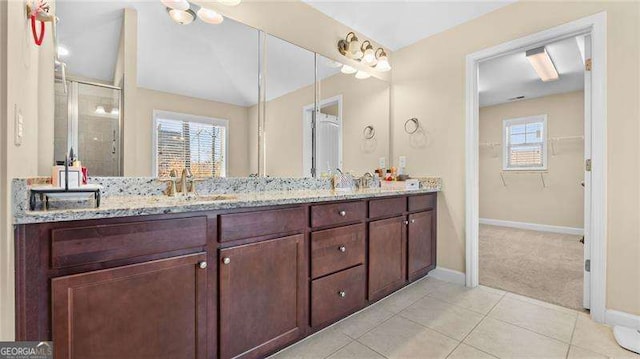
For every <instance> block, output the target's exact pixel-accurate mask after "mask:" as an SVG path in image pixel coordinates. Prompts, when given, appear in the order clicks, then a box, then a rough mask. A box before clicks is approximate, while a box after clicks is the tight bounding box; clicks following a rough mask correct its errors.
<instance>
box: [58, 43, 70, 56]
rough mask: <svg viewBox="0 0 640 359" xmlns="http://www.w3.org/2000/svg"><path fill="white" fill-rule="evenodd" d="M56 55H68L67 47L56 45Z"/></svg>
mask: <svg viewBox="0 0 640 359" xmlns="http://www.w3.org/2000/svg"><path fill="white" fill-rule="evenodd" d="M58 56H69V49H67V48H66V47H64V46H62V45H60V46H58Z"/></svg>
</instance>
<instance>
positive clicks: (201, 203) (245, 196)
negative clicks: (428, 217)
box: [14, 188, 438, 224]
mask: <svg viewBox="0 0 640 359" xmlns="http://www.w3.org/2000/svg"><path fill="white" fill-rule="evenodd" d="M437 191H438V189H433V188H431V189H418V190H383V189H362V190H354V191H335V190H328V189H312V190H287V191H261V192H250V193H229V194H202V195H195V196H180V195H178V196H176V197H168V196H158V195H153V196H140V195H125V196H111V197H106V198H103V200H102V202H101V204H100V208H80V209H60V210H47V211H44V210H40V211H28V210H27V211H23V212H21V213H15V215H14V223H15V224H28V223H43V222H62V221H75V220H83V219H97V218H113V217H130V216H140V215H152V214H166V213H184V212H194V211H209V210H224V209H234V208H247V207H261V206H274V205H286V204H299V203H314V202H327V201H336V200H347V199H361V198H373V197H388V196H397V195H403V194H420V193H431V192H437Z"/></svg>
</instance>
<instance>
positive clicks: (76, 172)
mask: <svg viewBox="0 0 640 359" xmlns="http://www.w3.org/2000/svg"><path fill="white" fill-rule="evenodd" d="M81 184H82V168H80V167H69V188H78V187H80V185H81ZM51 185H53V186H54V187H61V188H63V187H65V175H64V166H53V171H52V173H51Z"/></svg>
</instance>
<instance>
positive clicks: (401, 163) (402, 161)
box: [398, 156, 407, 167]
mask: <svg viewBox="0 0 640 359" xmlns="http://www.w3.org/2000/svg"><path fill="white" fill-rule="evenodd" d="M398 167H407V156H400V157H399V158H398Z"/></svg>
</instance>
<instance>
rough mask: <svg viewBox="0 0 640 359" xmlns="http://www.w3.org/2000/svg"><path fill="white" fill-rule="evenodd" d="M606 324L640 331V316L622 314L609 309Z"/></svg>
mask: <svg viewBox="0 0 640 359" xmlns="http://www.w3.org/2000/svg"><path fill="white" fill-rule="evenodd" d="M604 317H605V323H607V324H609V325H611V326H614V325H621V326H623V327H627V328H633V329H638V330H640V315H634V314H629V313H625V312H620V311H617V310H613V309H607V310H606V312H605V316H604Z"/></svg>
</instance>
